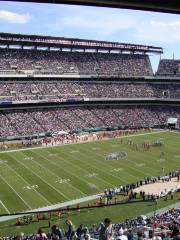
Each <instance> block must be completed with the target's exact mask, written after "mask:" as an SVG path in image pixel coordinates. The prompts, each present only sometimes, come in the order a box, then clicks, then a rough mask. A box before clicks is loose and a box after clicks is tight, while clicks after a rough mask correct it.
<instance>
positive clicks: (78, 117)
mask: <svg viewBox="0 0 180 240" xmlns="http://www.w3.org/2000/svg"><path fill="white" fill-rule="evenodd" d="M172 116H174V117H177V118H178V126H180V125H179V119H180V108H179V107H178V106H176V107H170V106H167V107H164V108H163V109H162V107H161V106H147V107H146V106H133V105H132V106H107V107H106V106H104V107H103V106H102V107H96V106H94V107H74V108H72V107H69V108H57V109H50V108H46V109H43V110H42V109H41V110H18V111H17V110H14V111H8V112H3V113H2V112H1V113H0V136H19V135H22V136H25V135H32V134H37V133H40V132H55V131H61V130H67V131H69V130H74V129H83V128H96V127H118V126H119V127H128V128H139V127H142V128H144V127H146V128H147V127H155V126H165V125H167V119H168V117H172Z"/></svg>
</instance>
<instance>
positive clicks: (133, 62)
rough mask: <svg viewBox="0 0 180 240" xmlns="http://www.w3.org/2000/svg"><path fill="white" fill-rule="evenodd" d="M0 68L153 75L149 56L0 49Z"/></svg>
mask: <svg viewBox="0 0 180 240" xmlns="http://www.w3.org/2000/svg"><path fill="white" fill-rule="evenodd" d="M0 69H1V70H12V69H15V70H16V71H17V72H22V71H27V70H33V71H35V72H37V73H38V72H39V73H41V74H42V73H47V72H48V73H55V74H57V73H59V74H64V73H69V74H77V73H78V74H82V75H91V74H96V75H105V76H114V75H115V76H121V77H123V76H131V77H132V76H152V75H153V71H152V67H151V63H150V60H149V56H148V55H138V54H134V55H132V54H115V53H114V54H113V53H111V54H108V53H93V52H89V53H88V52H86V53H82V52H61V51H40V50H38V51H37V50H22V49H8V50H7V49H1V51H0Z"/></svg>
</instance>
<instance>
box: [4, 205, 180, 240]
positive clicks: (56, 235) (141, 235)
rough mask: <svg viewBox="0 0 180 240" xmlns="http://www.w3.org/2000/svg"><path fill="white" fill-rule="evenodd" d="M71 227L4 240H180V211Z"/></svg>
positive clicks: (173, 210) (68, 224)
mask: <svg viewBox="0 0 180 240" xmlns="http://www.w3.org/2000/svg"><path fill="white" fill-rule="evenodd" d="M65 223H66V225H67V227H66V228H65V229H64V228H61V227H59V226H57V225H53V226H52V227H51V228H50V230H49V232H48V233H45V232H44V231H43V229H42V228H40V229H38V231H37V234H35V233H34V234H31V235H24V234H23V233H20V234H19V235H17V236H16V237H14V236H8V237H4V238H3V239H4V240H14V239H16V240H47V239H51V240H61V239H63V240H72V239H74V240H90V239H99V240H171V239H172V240H179V239H180V208H171V209H168V210H166V211H163V212H161V213H155V214H154V215H152V216H145V215H143V216H138V217H136V218H134V219H126V220H125V221H123V222H121V223H112V221H111V220H110V219H109V218H105V219H104V221H102V222H101V223H100V224H98V225H96V224H94V225H93V226H92V227H86V226H85V225H84V224H80V225H79V226H78V227H76V226H75V225H74V224H73V223H72V221H71V220H66V221H65Z"/></svg>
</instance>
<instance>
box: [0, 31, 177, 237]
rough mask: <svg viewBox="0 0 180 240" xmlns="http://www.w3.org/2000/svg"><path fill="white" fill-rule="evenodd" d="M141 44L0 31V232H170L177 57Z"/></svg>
mask: <svg viewBox="0 0 180 240" xmlns="http://www.w3.org/2000/svg"><path fill="white" fill-rule="evenodd" d="M152 54H153V55H161V54H163V48H162V47H157V46H149V45H140V44H139V45H137V44H132V43H131V44H128V43H121V42H110V41H103V40H102V41H99V40H91V39H89V40H88V39H80V38H65V37H53V36H43V35H28V34H13V33H5V32H1V33H0V180H1V181H0V189H1V192H0V234H1V235H2V237H4V238H3V239H14V238H15V239H42V238H43V239H57V240H58V239H68V240H69V239H70V240H71V239H102V240H110V239H115V240H116V239H122V240H126V239H128V240H131V239H136V238H137V239H144V238H146V239H165V238H166V239H179V238H175V237H179V226H180V222H179V221H180V210H179V207H180V206H179V199H180V148H179V142H180V132H179V130H180V60H175V59H163V58H162V59H160V61H159V65H158V69H157V72H156V73H154V72H153V69H152V65H151V61H150V55H152ZM103 221H104V223H102V222H103ZM46 225H47V226H46ZM78 226H80V227H78ZM85 226H87V227H85ZM40 227H41V229H39V231H38V234H36V232H37V229H38V228H40ZM75 227H76V228H75ZM66 229H68V230H67V231H66ZM165 230H166V231H165ZM103 231H104V232H103ZM148 231H149V233H148V234H149V235H145V233H147V232H148ZM20 232H23V234H22V233H21V234H20V235H19V233H20ZM15 236H16V237H15Z"/></svg>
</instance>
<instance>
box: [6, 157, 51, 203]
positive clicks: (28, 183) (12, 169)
mask: <svg viewBox="0 0 180 240" xmlns="http://www.w3.org/2000/svg"><path fill="white" fill-rule="evenodd" d="M13 158H14V159H15V160H16V158H15V157H13ZM6 166H7V167H8V168H10V169H11V170H12V171H13V172H14V173H15V174H16V175H17V176H18V177H20V178H21V179H22V180H23V181H24V182H25V183H26V184H27V185H31V183H29V182H27V181H26V180H25V179H24V178H23V177H22V176H21V175H20V174H19V173H17V172H16V170H14V169H13V168H12V167H11V166H9V165H8V164H6ZM33 191H35V192H36V193H37V194H38V195H39V196H40V197H41V198H42V199H44V200H45V201H46V203H48V204H51V202H49V201H48V200H47V199H46V198H45V197H44V196H43V195H42V194H41V193H39V192H38V191H37V190H36V189H33Z"/></svg>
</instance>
